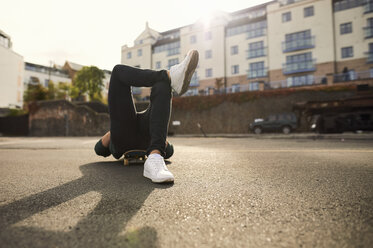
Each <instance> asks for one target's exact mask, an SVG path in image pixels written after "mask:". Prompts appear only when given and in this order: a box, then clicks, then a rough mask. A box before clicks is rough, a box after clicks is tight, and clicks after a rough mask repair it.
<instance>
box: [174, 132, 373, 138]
mask: <svg viewBox="0 0 373 248" xmlns="http://www.w3.org/2000/svg"><path fill="white" fill-rule="evenodd" d="M171 137H178V138H253V139H312V140H373V133H343V134H317V133H293V134H288V135H286V134H259V135H255V134H206V137H205V136H204V135H203V134H176V135H173V136H171Z"/></svg>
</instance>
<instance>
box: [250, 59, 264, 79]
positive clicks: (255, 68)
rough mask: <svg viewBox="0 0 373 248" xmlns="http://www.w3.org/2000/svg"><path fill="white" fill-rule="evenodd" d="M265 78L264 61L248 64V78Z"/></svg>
mask: <svg viewBox="0 0 373 248" xmlns="http://www.w3.org/2000/svg"><path fill="white" fill-rule="evenodd" d="M266 76H267V68H264V61H262V62H256V63H250V69H249V75H248V77H249V78H259V77H266Z"/></svg>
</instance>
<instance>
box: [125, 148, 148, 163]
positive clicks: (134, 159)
mask: <svg viewBox="0 0 373 248" xmlns="http://www.w3.org/2000/svg"><path fill="white" fill-rule="evenodd" d="M145 159H146V151H145V150H130V151H127V152H125V153H124V160H123V164H124V165H129V164H139V163H144V162H145Z"/></svg>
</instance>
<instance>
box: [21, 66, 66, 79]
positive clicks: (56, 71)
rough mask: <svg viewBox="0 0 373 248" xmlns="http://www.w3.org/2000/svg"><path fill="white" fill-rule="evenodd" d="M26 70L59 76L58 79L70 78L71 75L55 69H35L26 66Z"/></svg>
mask: <svg viewBox="0 0 373 248" xmlns="http://www.w3.org/2000/svg"><path fill="white" fill-rule="evenodd" d="M25 70H26V71H35V72H40V73H43V74H49V73H50V74H51V75H54V76H58V77H63V78H69V77H70V76H69V74H68V73H67V72H65V71H60V70H58V69H55V68H50V69H49V68H40V67H33V66H27V65H26V66H25Z"/></svg>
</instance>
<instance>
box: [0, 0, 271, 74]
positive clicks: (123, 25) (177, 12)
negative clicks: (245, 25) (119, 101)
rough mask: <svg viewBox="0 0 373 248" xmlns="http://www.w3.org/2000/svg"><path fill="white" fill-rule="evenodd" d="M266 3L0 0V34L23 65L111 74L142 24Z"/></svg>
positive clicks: (168, 25) (164, 24) (162, 27)
mask: <svg viewBox="0 0 373 248" xmlns="http://www.w3.org/2000/svg"><path fill="white" fill-rule="evenodd" d="M268 1H269V0H246V1H245V0H184V1H181V0H100V1H98V0H63V1H62V0H58V1H57V0H0V6H1V14H0V30H2V31H3V32H5V33H6V34H8V35H9V36H10V37H11V39H12V43H13V50H14V51H15V52H16V53H18V54H20V55H22V56H23V58H24V61H25V62H31V63H36V64H42V65H47V66H48V65H49V64H50V63H55V64H58V65H63V64H64V62H65V61H66V60H68V61H71V62H75V63H78V64H82V65H95V66H98V67H99V68H101V69H108V70H111V69H112V68H113V67H114V65H116V64H118V63H120V56H121V47H122V46H123V45H125V44H127V45H129V46H132V45H133V41H134V40H135V39H136V38H137V36H138V35H140V33H141V32H142V31H143V30H144V28H145V23H146V22H149V26H150V27H151V28H152V29H155V30H156V31H159V32H164V31H167V30H170V29H174V28H178V27H181V26H185V25H189V24H192V23H194V22H196V21H197V20H198V19H200V18H203V17H204V16H206V15H208V13H211V12H213V11H216V10H221V11H226V12H233V11H236V10H240V9H244V8H248V7H251V6H255V5H258V4H261V3H265V2H268Z"/></svg>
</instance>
